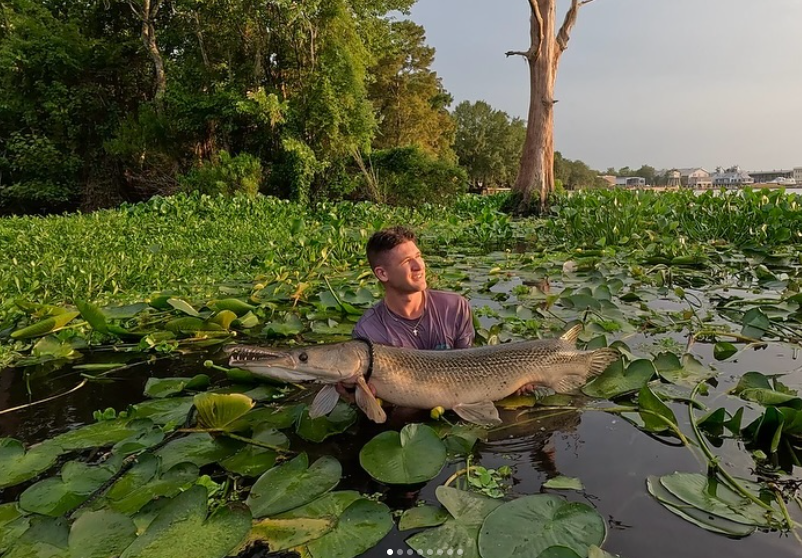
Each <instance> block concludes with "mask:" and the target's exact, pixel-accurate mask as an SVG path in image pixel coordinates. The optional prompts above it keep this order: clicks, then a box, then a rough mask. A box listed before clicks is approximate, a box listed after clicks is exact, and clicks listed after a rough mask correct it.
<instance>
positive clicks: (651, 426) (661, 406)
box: [638, 386, 677, 432]
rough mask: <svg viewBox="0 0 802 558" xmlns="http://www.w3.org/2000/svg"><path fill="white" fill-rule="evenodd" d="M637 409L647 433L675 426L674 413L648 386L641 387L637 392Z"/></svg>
mask: <svg viewBox="0 0 802 558" xmlns="http://www.w3.org/2000/svg"><path fill="white" fill-rule="evenodd" d="M638 408H639V409H640V410H641V412H640V417H641V419H642V420H643V425H644V428H645V429H646V430H648V431H649V432H663V431H665V430H669V428H670V425H676V424H677V417H675V416H674V412H673V411H672V410H671V409H670V408H669V407H668V406H667V405H666V404H665V403H663V402H662V401H661V400H660V398H659V397H657V396H656V395H655V394H654V392H652V390H650V389H649V386H643V387H642V388H641V389H640V391H639V392H638Z"/></svg>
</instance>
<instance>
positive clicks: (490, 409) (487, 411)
mask: <svg viewBox="0 0 802 558" xmlns="http://www.w3.org/2000/svg"><path fill="white" fill-rule="evenodd" d="M453 411H454V412H455V413H457V415H459V417H460V418H461V419H463V420H467V421H468V422H472V423H474V424H480V425H482V426H495V425H497V424H501V418H499V416H498V409H496V406H495V405H493V402H492V401H480V402H479V403H460V404H458V405H455V406H454V407H453Z"/></svg>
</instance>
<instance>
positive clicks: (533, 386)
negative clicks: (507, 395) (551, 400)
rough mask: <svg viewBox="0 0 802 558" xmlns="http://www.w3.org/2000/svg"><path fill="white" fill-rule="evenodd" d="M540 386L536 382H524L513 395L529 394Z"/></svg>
mask: <svg viewBox="0 0 802 558" xmlns="http://www.w3.org/2000/svg"><path fill="white" fill-rule="evenodd" d="M540 387H541V386H539V385H538V384H526V385H525V386H523V387H522V388H519V389H518V390H517V391H516V392H515V393H514V394H513V395H518V396H523V395H531V394H532V393H534V392H536V391H537V390H538V389H540Z"/></svg>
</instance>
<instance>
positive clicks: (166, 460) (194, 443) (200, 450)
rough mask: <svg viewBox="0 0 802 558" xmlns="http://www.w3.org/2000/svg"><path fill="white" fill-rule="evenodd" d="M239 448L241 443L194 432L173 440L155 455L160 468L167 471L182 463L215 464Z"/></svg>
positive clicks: (199, 465) (200, 465)
mask: <svg viewBox="0 0 802 558" xmlns="http://www.w3.org/2000/svg"><path fill="white" fill-rule="evenodd" d="M241 448H242V443H241V442H235V441H233V440H230V439H228V438H223V437H221V438H218V439H215V438H212V437H211V436H210V435H209V434H206V433H204V432H195V433H192V434H189V435H188V436H184V437H183V438H179V439H177V440H173V441H172V442H170V443H168V444H167V445H166V446H164V447H163V448H161V449H160V450H159V451H157V452H156V454H157V455H158V456H159V457H160V458H161V460H162V468H163V469H164V470H169V469H171V468H172V467H174V466H175V465H176V464H178V463H182V462H184V461H186V462H189V463H194V464H195V465H197V466H198V467H203V466H204V465H209V464H210V463H217V462H219V461H222V460H224V459H226V458H227V457H230V456H232V455H234V453H236V452H237V451H238V450H240V449H241Z"/></svg>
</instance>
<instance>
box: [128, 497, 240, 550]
mask: <svg viewBox="0 0 802 558" xmlns="http://www.w3.org/2000/svg"><path fill="white" fill-rule="evenodd" d="M206 499H207V493H206V489H205V488H204V487H202V486H199V485H195V486H193V487H192V488H190V489H189V490H187V491H186V492H183V493H181V494H179V495H178V496H176V497H175V498H174V499H173V500H172V501H170V503H169V504H168V505H166V506H165V507H164V509H162V510H161V512H160V513H159V515H157V516H156V518H155V519H154V520H153V521H152V522H151V524H150V525H148V528H147V530H146V531H145V532H144V533H143V534H142V535H140V536H139V538H137V539H136V540H135V541H134V542H133V543H132V544H131V545H130V546H129V547H128V548H127V549H126V550H125V552H123V553H122V555H121V556H120V558H185V557H186V556H192V558H223V557H224V556H227V555H228V553H229V551H231V550H232V549H234V548H236V547H237V546H238V545H239V543H240V542H242V540H243V539H244V538H245V537H246V535H247V534H248V531H249V530H250V528H251V514H250V512H249V511H248V510H247V508H244V507H242V506H238V505H233V506H221V507H219V508H217V509H216V510H215V511H214V513H212V514H211V515H210V516H209V517H208V518H207V517H206Z"/></svg>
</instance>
